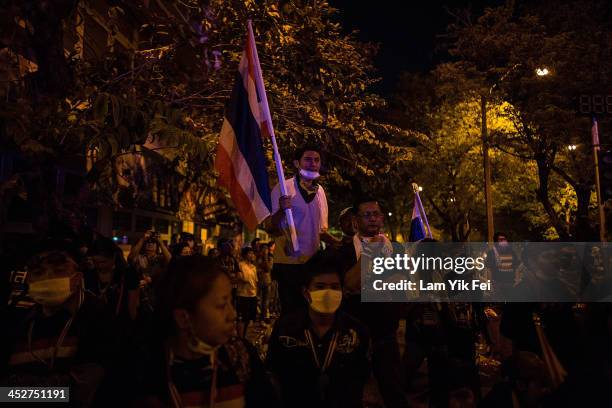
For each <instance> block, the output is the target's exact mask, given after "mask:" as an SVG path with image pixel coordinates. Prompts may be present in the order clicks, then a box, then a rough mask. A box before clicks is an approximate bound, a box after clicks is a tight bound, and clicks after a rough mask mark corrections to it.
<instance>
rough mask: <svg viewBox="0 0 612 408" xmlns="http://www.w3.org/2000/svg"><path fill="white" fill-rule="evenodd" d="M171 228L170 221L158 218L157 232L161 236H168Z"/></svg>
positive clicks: (156, 222)
mask: <svg viewBox="0 0 612 408" xmlns="http://www.w3.org/2000/svg"><path fill="white" fill-rule="evenodd" d="M169 226H170V223H169V222H168V220H165V219H163V218H157V219H156V220H155V231H157V232H159V233H160V234H167V233H168V227H169Z"/></svg>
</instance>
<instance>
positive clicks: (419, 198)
mask: <svg viewBox="0 0 612 408" xmlns="http://www.w3.org/2000/svg"><path fill="white" fill-rule="evenodd" d="M412 189H413V190H414V194H415V198H416V202H417V206H418V207H419V212H420V213H421V215H422V216H423V221H425V225H426V226H427V236H428V237H429V238H433V234H432V233H431V228H430V227H429V221H427V214H425V208H423V203H422V202H421V196H420V195H419V185H418V184H417V183H412Z"/></svg>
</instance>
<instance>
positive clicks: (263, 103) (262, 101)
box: [247, 20, 300, 252]
mask: <svg viewBox="0 0 612 408" xmlns="http://www.w3.org/2000/svg"><path fill="white" fill-rule="evenodd" d="M247 25H248V30H249V41H250V42H251V44H253V47H252V49H251V50H250V51H252V53H253V61H254V64H253V68H254V70H255V86H256V87H257V94H258V96H259V105H260V111H261V115H262V117H261V118H260V119H261V120H262V123H261V129H262V132H263V131H264V130H265V131H267V132H268V135H269V136H270V141H271V143H272V149H273V152H274V162H275V164H276V173H277V174H278V182H279V186H280V191H281V195H283V196H286V195H287V186H286V185H285V172H284V170H283V162H282V160H281V157H280V153H279V152H278V146H277V144H276V136H275V135H274V127H273V126H272V115H271V114H270V107H269V106H268V97H267V96H266V88H265V86H264V81H263V75H262V72H261V65H259V56H258V55H257V47H256V46H255V35H254V34H253V25H252V23H251V20H249V21H248V22H247ZM285 216H286V217H287V224H288V226H289V232H290V234H291V243H292V245H293V250H294V251H295V252H299V250H300V246H299V243H298V240H297V233H296V230H295V222H294V221H293V211H291V208H287V209H286V210H285Z"/></svg>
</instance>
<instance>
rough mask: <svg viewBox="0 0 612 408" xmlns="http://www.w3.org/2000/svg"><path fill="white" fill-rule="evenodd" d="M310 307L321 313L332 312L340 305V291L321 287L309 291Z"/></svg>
mask: <svg viewBox="0 0 612 408" xmlns="http://www.w3.org/2000/svg"><path fill="white" fill-rule="evenodd" d="M310 299H311V302H310V307H311V308H312V310H314V311H315V312H318V313H323V314H332V313H335V312H336V310H338V308H339V307H340V303H341V302H342V291H339V290H334V289H321V290H312V291H310Z"/></svg>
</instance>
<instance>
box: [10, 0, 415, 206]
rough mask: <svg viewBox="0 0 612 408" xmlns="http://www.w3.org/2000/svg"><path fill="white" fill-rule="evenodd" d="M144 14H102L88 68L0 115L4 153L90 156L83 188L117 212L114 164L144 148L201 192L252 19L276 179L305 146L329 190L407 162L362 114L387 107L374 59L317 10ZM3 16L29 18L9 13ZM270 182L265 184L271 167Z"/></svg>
mask: <svg viewBox="0 0 612 408" xmlns="http://www.w3.org/2000/svg"><path fill="white" fill-rule="evenodd" d="M154 3H155V4H153V3H150V6H149V7H141V6H139V5H137V4H136V3H122V6H121V8H120V7H113V8H109V10H108V18H106V17H104V18H103V20H105V24H106V27H107V28H108V30H109V31H108V38H107V39H106V44H107V45H106V48H105V49H103V50H102V52H100V53H99V54H98V55H96V57H95V58H87V59H83V58H80V57H79V55H78V53H76V52H75V53H73V54H72V55H71V56H70V57H69V59H68V60H67V62H68V64H69V66H70V69H71V73H72V82H71V83H66V84H65V87H64V89H63V94H62V95H61V97H60V98H58V97H57V96H56V95H48V96H46V97H45V98H46V99H45V100H44V103H37V102H36V101H37V98H39V95H35V94H34V95H30V96H31V98H29V99H28V98H22V99H20V100H19V102H18V106H19V112H9V111H2V112H1V113H2V114H3V116H6V117H10V120H9V122H10V123H8V124H7V126H8V127H10V128H11V129H18V130H19V131H15V132H13V131H11V132H7V134H10V135H11V137H12V140H9V141H5V143H8V144H13V146H20V147H21V148H25V147H27V146H28V144H27V143H22V141H23V140H28V141H29V142H28V143H29V144H30V145H32V144H33V143H38V144H40V146H41V147H40V148H38V149H39V150H43V149H48V151H49V152H51V153H52V155H53V156H54V157H55V160H57V161H61V160H62V157H66V156H67V155H72V154H81V155H85V154H88V152H95V154H96V158H97V163H96V165H95V166H94V167H93V168H92V171H91V172H90V174H89V180H90V181H91V183H92V186H93V188H94V189H95V190H97V191H99V192H101V193H103V195H105V196H106V197H107V198H109V199H112V200H115V201H116V196H114V197H113V196H112V195H113V194H112V193H113V191H114V190H115V189H116V185H115V182H114V177H115V176H116V175H115V174H114V171H113V170H112V169H111V168H112V167H113V166H112V164H113V163H115V162H116V160H117V159H118V158H120V157H122V156H123V155H126V154H130V152H134V151H140V149H136V147H138V146H142V145H146V146H148V147H149V148H152V149H154V150H156V151H158V153H160V154H162V155H163V156H164V157H165V158H166V159H168V160H170V167H169V168H167V169H166V170H167V171H171V172H176V173H177V174H180V175H181V177H183V178H184V179H185V181H186V182H185V183H183V184H181V185H182V186H183V191H187V189H189V188H190V186H191V185H192V184H194V183H195V184H197V185H199V186H201V188H202V189H205V190H207V191H209V190H210V188H211V187H213V186H214V182H215V174H214V172H213V171H212V163H213V158H214V151H215V148H216V143H217V140H218V135H219V131H220V129H221V125H222V123H223V110H224V105H225V102H226V101H227V98H228V96H229V93H230V91H231V88H232V86H233V84H234V81H235V76H236V72H237V68H238V61H239V59H240V56H241V53H242V50H243V45H244V39H245V35H246V22H247V19H248V18H250V19H252V21H253V25H254V28H255V36H256V41H257V46H258V51H259V58H260V61H261V63H262V69H263V75H264V80H265V82H266V88H267V91H268V98H269V100H270V106H271V110H272V113H273V121H274V125H275V130H276V134H277V137H278V140H279V145H280V147H281V153H282V155H283V157H285V160H286V163H285V164H286V166H285V167H286V168H292V164H291V163H290V162H289V161H288V160H287V158H288V157H291V153H292V151H293V150H294V149H295V147H296V146H298V145H301V144H303V143H305V142H310V143H319V144H321V145H322V146H323V147H324V149H325V150H326V153H327V155H326V156H327V158H328V161H327V163H326V169H327V183H330V184H335V185H343V184H344V185H346V177H348V176H355V177H360V178H361V180H362V181H363V182H364V183H367V182H368V180H370V179H372V175H373V174H374V173H375V172H376V173H377V174H381V173H383V174H390V172H391V171H392V167H393V166H394V165H395V164H397V163H399V162H402V161H405V160H406V159H407V158H409V157H410V156H409V154H410V152H409V150H408V149H407V148H406V147H405V145H406V143H405V141H404V139H406V137H407V136H409V135H410V134H409V132H406V131H403V130H401V129H399V128H398V127H395V126H392V125H390V124H388V123H385V122H384V121H380V120H377V119H376V117H375V116H374V115H373V114H372V113H373V112H375V111H376V110H380V109H382V108H384V106H385V101H384V100H383V99H382V98H381V97H379V96H377V95H375V94H372V93H371V92H370V91H369V88H370V87H371V85H372V84H373V83H374V82H375V81H376V78H375V76H374V75H375V73H374V69H373V66H372V62H371V59H372V56H373V55H374V53H375V51H376V48H375V47H374V46H372V45H370V44H363V43H359V42H357V41H356V40H355V39H354V38H353V36H351V35H348V36H347V35H344V34H342V32H341V27H340V26H339V24H338V23H336V22H335V21H334V19H335V13H336V10H334V9H333V8H331V7H330V6H329V5H328V4H327V2H325V1H317V2H312V1H306V0H304V1H302V0H294V1H289V2H284V3H283V4H282V6H279V4H278V3H277V2H274V1H265V2H255V1H249V0H245V1H231V2H227V1H225V0H213V1H210V2H201V1H195V0H189V1H185V2H180V3H176V2H170V1H161V2H154ZM12 11H13V12H14V13H15V16H16V17H17V18H25V19H27V17H28V15H27V13H26V12H25V11H24V9H23V8H20V7H18V5H16V7H14V8H13V9H12ZM95 11H96V10H95V8H94V3H93V2H90V1H84V2H81V3H80V4H79V6H78V8H74V9H73V12H74V13H76V14H77V15H78V16H79V17H80V18H77V21H81V22H83V21H88V20H87V19H88V18H89V16H91V15H94V13H95ZM132 16H138V18H137V19H133V18H131V17H132ZM134 21H138V22H139V23H138V24H139V26H133V27H130V30H132V29H134V30H136V31H137V36H136V37H134V38H135V40H134V39H133V41H134V42H133V43H131V45H130V44H128V43H127V42H129V39H130V35H129V33H130V30H127V31H126V30H125V29H123V30H122V27H124V26H125V24H126V23H127V24H132V25H133V24H134ZM72 24H73V20H70V21H68V20H66V21H65V27H66V32H67V33H72V34H75V33H76V32H77V28H78V24H77V25H76V26H73V25H72ZM126 38H127V40H126ZM97 40H100V39H99V38H98V39H97ZM136 40H137V41H136ZM126 41H127V42H126ZM86 46H87V44H86ZM25 112H28V113H25ZM19 113H21V116H20V115H19ZM25 117H31V118H34V120H31V121H26V120H24V118H25ZM269 150H270V149H269ZM269 159H271V152H270V157H269ZM380 163H384V165H381V164H380ZM270 174H271V175H275V172H274V171H273V161H272V160H270ZM180 193H182V192H180Z"/></svg>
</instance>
